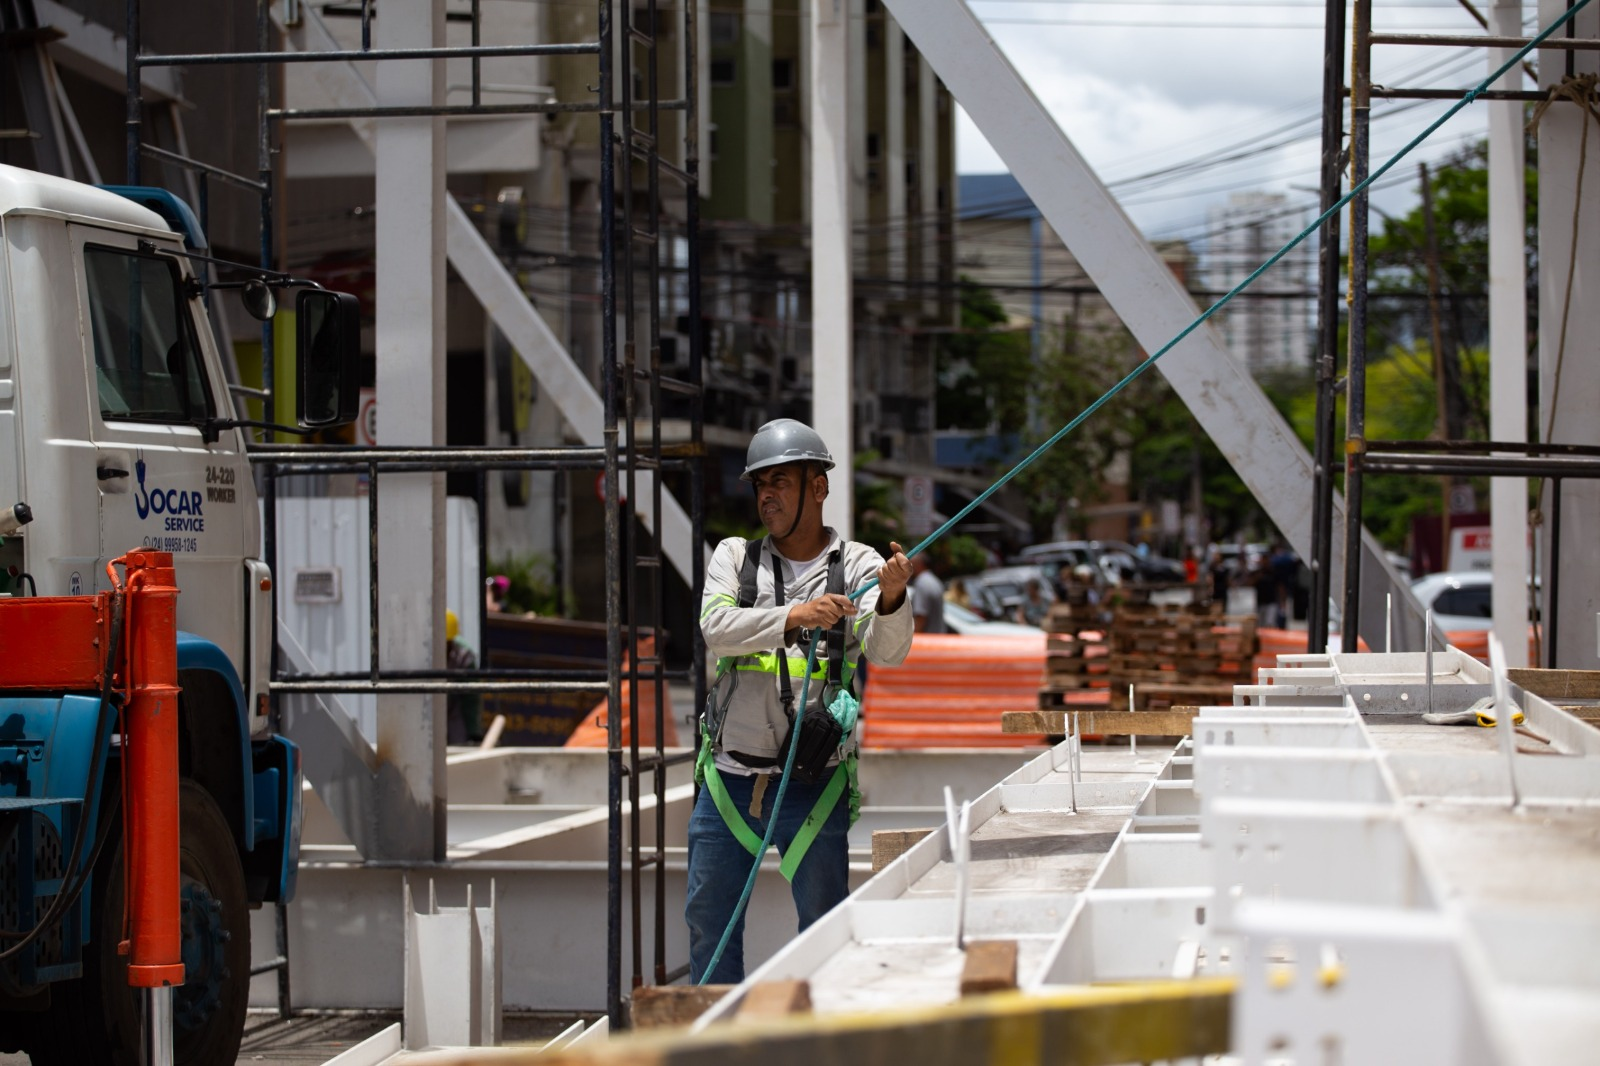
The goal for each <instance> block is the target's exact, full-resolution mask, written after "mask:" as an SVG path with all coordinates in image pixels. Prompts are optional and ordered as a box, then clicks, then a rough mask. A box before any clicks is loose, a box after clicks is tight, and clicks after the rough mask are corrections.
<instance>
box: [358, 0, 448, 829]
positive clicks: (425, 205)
mask: <svg viewBox="0 0 1600 1066" xmlns="http://www.w3.org/2000/svg"><path fill="white" fill-rule="evenodd" d="M444 24H445V20H444V4H443V3H442V2H439V0H399V2H397V3H391V4H390V5H387V6H386V10H385V12H384V19H383V21H382V22H381V23H380V24H379V26H378V43H379V46H380V47H384V48H436V47H439V46H440V45H442V44H443V43H444ZM377 80H378V86H377V97H378V102H380V103H382V104H383V105H385V106H393V107H404V106H411V107H415V106H418V105H421V106H438V105H439V104H442V103H443V102H444V85H445V82H444V64H443V63H433V62H426V61H422V62H395V63H384V64H381V65H380V66H379V68H378V74H377ZM374 153H375V155H376V157H377V205H378V217H379V218H388V219H404V220H405V225H403V226H402V225H389V226H379V227H378V230H377V250H376V254H375V256H374V258H375V260H376V262H377V268H378V276H377V318H378V324H377V366H378V376H377V383H378V393H379V395H381V396H382V397H383V403H384V419H383V423H382V426H381V427H380V429H379V431H378V433H379V439H380V440H381V442H382V443H384V444H387V445H408V444H409V445H420V446H422V447H431V446H434V445H437V444H441V443H443V441H444V356H445V332H444V315H445V305H444V291H445V288H444V218H443V213H442V207H443V205H444V203H445V195H444V170H445V168H444V120H443V119H442V118H437V117H435V118H396V119H391V120H389V121H387V122H384V123H382V124H380V125H379V127H378V130H377V134H376V137H375V141H374ZM378 521H379V522H380V523H381V524H382V528H383V531H384V532H383V536H382V537H380V538H379V539H378V557H379V562H380V565H381V567H382V570H383V572H384V573H385V574H392V575H398V576H399V578H400V580H398V581H395V580H390V581H385V582H384V583H383V585H382V587H381V588H380V589H379V590H378V609H379V610H380V611H381V612H382V613H383V634H382V647H381V648H380V653H381V656H382V664H383V666H384V667H386V668H388V669H411V670H436V669H439V668H441V667H443V666H444V643H445V642H444V626H443V618H442V617H441V616H440V614H441V613H442V612H440V613H436V608H435V606H434V587H433V580H432V575H434V574H440V573H443V571H444V533H445V529H444V474H443V473H419V474H389V475H387V476H385V477H384V478H383V491H382V493H380V494H379V496H378ZM378 708H379V713H378V751H379V752H380V753H381V754H382V758H383V759H384V761H386V762H388V763H391V764H392V765H394V766H395V767H396V768H397V769H398V770H399V771H400V774H399V777H398V778H397V779H387V778H380V779H378V780H379V783H380V787H379V789H378V799H379V805H378V807H377V809H376V825H377V838H376V845H377V853H376V854H375V855H373V856H372V857H373V858H378V859H418V860H423V861H427V860H431V859H438V858H442V857H443V855H444V838H445V832H444V830H445V804H444V797H443V795H442V788H443V785H444V700H442V699H439V698H437V697H435V696H430V695H426V694H411V695H390V696H379V697H378ZM384 780H395V781H397V783H398V784H399V786H400V787H398V788H393V789H384V788H382V787H381V784H382V782H383V781H384Z"/></svg>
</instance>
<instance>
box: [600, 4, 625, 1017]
mask: <svg viewBox="0 0 1600 1066" xmlns="http://www.w3.org/2000/svg"><path fill="white" fill-rule="evenodd" d="M598 6H599V34H598V37H599V42H600V76H599V79H598V81H599V86H598V88H599V93H598V95H599V110H600V361H601V368H600V377H601V389H602V392H603V403H604V415H605V422H604V426H603V428H602V430H601V432H602V435H603V439H604V443H605V453H606V459H605V475H604V478H603V480H604V483H605V498H606V499H605V558H606V592H605V599H606V662H607V663H608V664H609V667H610V673H609V676H608V678H607V682H606V770H607V778H606V813H607V818H606V830H607V831H606V1014H607V1016H608V1017H609V1019H610V1022H611V1025H612V1027H613V1028H618V1027H620V1026H621V1025H622V1024H623V1022H624V1018H623V1014H622V675H621V672H620V664H621V661H622V629H621V625H622V620H621V612H622V597H621V593H620V589H619V585H620V583H621V581H622V559H621V551H622V523H621V509H620V503H619V500H618V488H619V487H620V486H619V484H618V476H619V474H620V469H619V466H618V462H617V433H618V427H617V400H618V396H617V390H618V388H619V387H620V385H619V382H618V380H617V294H616V267H617V264H616V232H615V231H616V225H615V218H614V213H615V210H616V207H615V201H614V199H613V193H614V189H615V186H616V180H617V179H616V171H617V166H616V142H615V136H616V131H615V119H614V117H613V114H612V78H613V71H612V56H613V41H612V36H613V34H612V28H611V9H612V0H600V2H599V5H598Z"/></svg>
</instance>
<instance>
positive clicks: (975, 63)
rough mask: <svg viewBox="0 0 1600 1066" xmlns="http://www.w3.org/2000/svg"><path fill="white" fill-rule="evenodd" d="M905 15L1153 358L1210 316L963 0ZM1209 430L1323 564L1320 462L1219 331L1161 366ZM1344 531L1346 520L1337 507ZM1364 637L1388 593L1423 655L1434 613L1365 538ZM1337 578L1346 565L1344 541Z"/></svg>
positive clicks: (1272, 511)
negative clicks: (1316, 494)
mask: <svg viewBox="0 0 1600 1066" xmlns="http://www.w3.org/2000/svg"><path fill="white" fill-rule="evenodd" d="M886 3H887V6H888V8H889V9H890V11H891V12H892V13H893V14H894V17H895V19H896V20H897V21H898V22H899V23H900V25H901V26H902V27H903V28H904V29H905V31H906V33H907V34H908V35H909V36H910V37H911V40H912V42H913V43H914V44H916V46H917V47H918V49H920V50H921V51H922V54H923V55H925V56H926V57H927V58H928V61H929V62H930V63H931V64H932V65H933V69H934V71H935V72H936V73H938V75H939V76H940V77H941V78H942V79H944V83H945V84H946V85H947V86H949V88H950V91H951V92H952V93H953V94H954V95H955V97H956V99H957V100H958V101H959V102H960V103H961V106H962V107H964V108H966V110H967V114H969V115H971V116H972V119H973V121H974V122H976V123H977V125H978V128H979V129H981V130H982V131H983V134H984V136H985V137H986V138H988V140H989V143H990V144H992V145H993V146H994V148H995V151H997V152H998V153H999V154H1000V157H1001V158H1002V159H1004V160H1005V162H1006V165H1007V166H1008V167H1010V168H1011V172H1012V174H1014V175H1015V176H1016V178H1017V180H1018V181H1019V182H1020V183H1021V184H1022V187H1023V188H1024V189H1025V190H1027V193H1028V195H1029V196H1030V197H1031V198H1032V199H1033V202H1034V204H1035V205H1037V206H1038V208H1039V210H1040V211H1041V212H1042V213H1043V214H1044V217H1045V218H1046V219H1047V220H1048V221H1049V222H1050V225H1051V227H1052V228H1054V229H1055V231H1056V232H1057V233H1058V234H1060V235H1061V238H1062V239H1063V240H1064V241H1065V242H1066V245H1067V248H1068V249H1069V250H1070V251H1071V252H1072V254H1073V256H1074V257H1075V258H1076V259H1077V260H1078V262H1080V263H1081V264H1083V268H1084V270H1085V271H1086V272H1087V273H1088V275H1089V277H1090V278H1091V279H1093V281H1094V283H1095V285H1096V286H1097V287H1098V288H1099V289H1100V291H1101V293H1103V294H1104V295H1105V297H1106V300H1107V302H1109V303H1110V305H1111V307H1112V308H1113V309H1114V310H1115V311H1116V312H1117V314H1118V315H1119V316H1120V317H1121V318H1122V321H1123V322H1124V323H1126V324H1127V326H1128V328H1129V329H1130V330H1131V331H1132V332H1133V335H1134V337H1135V339H1137V340H1138V342H1139V343H1140V344H1141V345H1142V346H1143V347H1144V349H1145V350H1146V351H1151V352H1153V351H1155V350H1156V349H1158V348H1160V347H1161V346H1162V345H1164V344H1166V343H1167V342H1168V341H1170V340H1171V339H1172V338H1173V337H1175V336H1177V335H1178V333H1179V332H1181V331H1182V330H1183V329H1184V327H1186V326H1187V325H1188V324H1189V323H1190V322H1191V321H1192V320H1193V319H1194V318H1196V317H1197V316H1198V314H1199V311H1198V309H1197V308H1196V307H1195V305H1194V301H1193V300H1192V299H1191V298H1190V297H1189V294H1188V293H1187V292H1185V291H1184V289H1183V286H1182V284H1181V283H1180V282H1179V281H1178V279H1177V278H1175V277H1174V276H1173V274H1172V272H1171V271H1170V270H1169V269H1168V268H1167V267H1166V265H1165V264H1164V263H1163V262H1162V261H1161V258H1160V256H1158V255H1157V254H1156V252H1155V250H1154V249H1153V248H1151V246H1150V244H1149V242H1148V241H1146V240H1145V239H1144V237H1143V236H1142V235H1141V234H1140V233H1139V231H1138V230H1137V229H1136V228H1135V227H1134V225H1133V223H1132V221H1130V220H1129V218H1128V216H1127V215H1126V214H1125V213H1124V212H1123V210H1122V207H1121V205H1120V204H1118V203H1117V201H1116V198H1115V197H1113V196H1112V195H1111V193H1110V191H1109V190H1108V189H1107V188H1106V187H1105V185H1104V184H1103V183H1101V181H1100V179H1099V178H1098V177H1097V176H1096V175H1095V173H1094V172H1093V171H1092V170H1091V169H1090V168H1089V165H1088V163H1086V162H1085V161H1084V159H1083V157H1082V156H1081V155H1079V154H1078V150H1077V149H1076V148H1075V147H1074V146H1073V144H1072V142H1071V141H1070V140H1069V139H1068V137H1067V135H1066V133H1065V132H1064V131H1063V130H1062V129H1061V127H1060V126H1058V125H1057V124H1056V122H1055V120H1054V118H1052V117H1051V115H1050V113H1049V112H1048V111H1046V110H1045V109H1044V106H1043V105H1042V104H1041V103H1040V102H1039V100H1038V98H1037V97H1036V96H1034V94H1033V92H1032V90H1031V89H1030V88H1029V87H1028V85H1027V83H1026V82H1025V81H1024V80H1023V79H1022V77H1021V75H1019V74H1018V73H1017V71H1016V69H1015V68H1014V67H1012V66H1011V63H1010V61H1009V60H1007V59H1006V58H1005V56H1004V54H1002V53H1001V51H1000V50H999V48H998V47H996V45H995V43H994V42H993V41H992V40H991V39H990V37H989V35H988V33H987V32H986V31H985V30H984V29H983V27H982V25H981V24H980V23H979V22H978V20H977V18H976V17H975V16H974V15H973V14H972V12H971V11H970V10H969V9H968V8H967V7H966V5H965V3H963V0H886ZM1156 365H1157V367H1158V368H1159V369H1160V370H1161V372H1162V374H1164V375H1165V376H1166V379H1167V381H1168V382H1170V383H1171V384H1172V387H1173V388H1174V389H1175V390H1176V391H1177V393H1178V395H1179V396H1181V397H1182V398H1183V401H1184V403H1185V404H1187V405H1188V407H1189V410H1190V411H1191V412H1193V414H1194V416H1195V418H1196V419H1198V420H1199V422H1200V424H1201V426H1202V427H1204V429H1205V431H1206V433H1207V434H1208V435H1209V436H1210V437H1211V439H1212V440H1213V441H1215V442H1216V444H1217V447H1218V448H1220V449H1221V451H1222V454H1223V455H1225V456H1226V457H1227V458H1228V461H1229V462H1230V463H1232V464H1233V468H1234V470H1236V471H1237V472H1238V474H1239V476H1240V477H1241V478H1242V479H1243V480H1244V482H1245V484H1246V485H1248V486H1249V488H1250V491H1251V492H1252V493H1254V494H1255V497H1256V499H1257V500H1258V501H1259V502H1260V503H1261V506H1262V507H1263V508H1264V509H1265V510H1266V512H1267V514H1268V515H1269V516H1270V517H1271V518H1272V521H1273V524H1274V525H1276V526H1277V527H1278V529H1279V530H1280V531H1281V532H1282V533H1283V535H1284V537H1285V538H1286V539H1287V540H1288V541H1289V543H1290V544H1292V545H1293V546H1294V548H1295V550H1296V551H1298V552H1299V553H1300V555H1301V557H1302V558H1304V559H1307V560H1309V559H1310V558H1311V507H1310V498H1309V494H1310V485H1311V470H1312V464H1311V456H1310V455H1309V454H1308V453H1307V451H1306V449H1305V447H1304V446H1303V445H1302V444H1301V443H1300V440H1299V438H1297V437H1296V436H1295V435H1294V432H1293V431H1292V430H1291V429H1290V428H1289V426H1288V424H1287V423H1285V422H1284V420H1283V418H1282V417H1281V416H1280V415H1279V414H1278V412H1277V410H1276V409H1275V408H1273V406H1272V404H1271V402H1269V401H1268V400H1267V398H1266V395H1265V394H1264V393H1262V391H1261V389H1260V388H1259V387H1258V386H1257V385H1256V383H1255V382H1254V381H1253V380H1251V378H1250V375H1249V373H1248V372H1247V371H1246V369H1245V367H1244V366H1243V365H1242V364H1241V363H1240V362H1239V361H1238V360H1236V359H1234V358H1233V357H1232V356H1231V355H1230V354H1229V353H1228V351H1227V349H1226V348H1225V347H1224V346H1223V344H1222V341H1221V338H1220V337H1219V336H1218V335H1217V334H1216V333H1215V331H1213V330H1212V329H1210V328H1207V327H1202V328H1201V329H1198V330H1196V331H1195V332H1194V333H1192V334H1191V335H1190V336H1189V337H1188V338H1187V339H1185V340H1184V342H1183V343H1182V344H1180V345H1178V346H1177V347H1176V348H1174V349H1173V350H1172V351H1171V352H1170V353H1169V354H1167V355H1166V356H1163V357H1162V359H1161V362H1159V363H1158V364H1156ZM1333 508H1334V525H1335V526H1336V527H1337V526H1339V525H1341V524H1342V523H1343V521H1344V512H1343V507H1342V505H1341V504H1340V502H1339V501H1338V500H1335V501H1333ZM1363 545H1364V549H1365V550H1364V554H1363V556H1362V564H1361V575H1362V587H1361V603H1362V611H1361V613H1362V617H1361V618H1360V619H1359V623H1360V624H1359V631H1360V632H1361V634H1362V635H1363V636H1364V637H1365V638H1366V639H1367V641H1368V643H1369V644H1371V645H1372V646H1374V647H1376V646H1378V645H1379V642H1380V641H1381V640H1382V635H1383V632H1384V603H1385V600H1384V597H1385V595H1386V594H1392V595H1393V596H1394V600H1395V603H1396V605H1397V606H1398V607H1399V608H1400V611H1399V615H1400V617H1399V619H1398V620H1397V621H1398V624H1397V626H1396V629H1395V633H1394V649H1395V650H1402V651H1404V650H1410V649H1413V648H1421V647H1422V640H1423V622H1422V609H1421V606H1420V605H1419V604H1418V603H1417V600H1416V597H1415V596H1413V595H1412V594H1411V589H1410V586H1409V585H1407V584H1406V582H1404V581H1402V580H1401V579H1400V577H1399V576H1398V575H1397V574H1396V573H1395V572H1394V570H1393V568H1392V567H1391V566H1390V565H1389V563H1388V562H1387V560H1386V559H1385V558H1384V556H1383V551H1382V549H1381V546H1380V545H1379V544H1378V542H1377V541H1376V540H1375V539H1374V538H1373V537H1372V536H1371V535H1370V534H1364V535H1363ZM1333 551H1334V558H1333V571H1334V573H1333V582H1332V587H1333V588H1335V589H1337V588H1339V587H1340V586H1341V583H1342V574H1343V572H1344V559H1343V555H1342V547H1341V544H1340V538H1339V537H1337V536H1335V537H1334V546H1333Z"/></svg>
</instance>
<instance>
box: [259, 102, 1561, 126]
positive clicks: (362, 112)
mask: <svg viewBox="0 0 1600 1066" xmlns="http://www.w3.org/2000/svg"><path fill="white" fill-rule="evenodd" d="M1541 99H1542V98H1541ZM660 107H661V110H663V111H681V110H683V107H684V103H683V101H682V100H671V101H664V102H663V103H662V104H661V105H660ZM602 110H604V109H603V108H602V107H601V105H599V104H588V103H584V104H580V103H568V102H564V101H560V100H547V101H544V102H542V103H526V104H479V105H478V106H476V107H474V106H472V105H471V104H455V105H448V106H445V107H429V106H427V105H422V104H419V105H417V106H414V107H410V106H406V107H402V106H386V107H377V106H374V107H308V108H274V109H272V110H271V111H269V112H267V118H268V119H270V120H272V121H274V122H280V121H282V122H293V121H297V120H302V119H318V120H321V119H330V118H433V117H438V118H455V117H459V116H462V115H560V114H591V113H594V114H598V113H599V112H601V111H602Z"/></svg>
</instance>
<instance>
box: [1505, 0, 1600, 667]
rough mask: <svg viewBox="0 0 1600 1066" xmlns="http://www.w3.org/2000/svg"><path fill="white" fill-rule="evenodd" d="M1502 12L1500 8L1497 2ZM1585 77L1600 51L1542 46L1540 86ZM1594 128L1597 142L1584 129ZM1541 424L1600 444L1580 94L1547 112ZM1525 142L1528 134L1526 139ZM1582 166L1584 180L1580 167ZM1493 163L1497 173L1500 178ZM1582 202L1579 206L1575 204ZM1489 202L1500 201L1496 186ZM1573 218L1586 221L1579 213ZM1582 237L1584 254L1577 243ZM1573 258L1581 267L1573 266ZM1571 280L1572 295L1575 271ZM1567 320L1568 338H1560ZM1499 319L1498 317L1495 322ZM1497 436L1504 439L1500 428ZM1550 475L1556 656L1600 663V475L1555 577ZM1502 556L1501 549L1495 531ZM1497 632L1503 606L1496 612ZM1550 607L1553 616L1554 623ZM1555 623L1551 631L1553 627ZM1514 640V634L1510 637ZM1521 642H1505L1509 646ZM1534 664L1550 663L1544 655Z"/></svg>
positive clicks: (1592, 19)
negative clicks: (1599, 545) (1598, 550)
mask: <svg viewBox="0 0 1600 1066" xmlns="http://www.w3.org/2000/svg"><path fill="white" fill-rule="evenodd" d="M1566 8H1567V5H1566V3H1565V2H1564V0H1540V2H1539V24H1540V25H1542V26H1547V25H1549V24H1550V23H1551V22H1553V21H1555V19H1556V18H1557V17H1559V16H1560V15H1561V14H1562V13H1564V12H1565V11H1566ZM1496 10H1497V11H1498V10H1499V8H1498V7H1497V8H1496ZM1572 29H1573V35H1574V36H1577V37H1586V38H1590V39H1593V38H1596V37H1600V5H1596V4H1590V5H1589V6H1588V7H1587V8H1586V9H1584V10H1583V11H1580V12H1579V13H1578V14H1577V15H1576V16H1575V17H1574V18H1573V21H1572ZM1569 63H1570V64H1571V67H1572V70H1573V72H1574V73H1575V74H1576V75H1578V76H1582V75H1585V74H1588V75H1593V74H1595V73H1596V72H1600V52H1574V53H1572V54H1571V56H1570V57H1569V56H1567V55H1555V54H1551V53H1548V52H1546V53H1542V54H1541V56H1540V60H1539V87H1540V88H1541V89H1543V90H1547V91H1548V90H1549V89H1550V88H1552V87H1553V86H1555V85H1556V84H1558V83H1559V82H1560V81H1561V79H1562V78H1563V77H1564V76H1565V75H1566V72H1567V65H1568V64H1569ZM1584 127H1587V128H1588V144H1587V146H1586V147H1585V145H1584V143H1583V139H1582V138H1583V132H1582V131H1583V128H1584ZM1538 135H1539V351H1538V358H1539V423H1540V425H1539V429H1540V432H1541V434H1543V439H1545V440H1546V441H1550V442H1554V443H1559V444H1588V445H1596V444H1600V419H1596V418H1595V410H1594V408H1595V402H1594V401H1595V397H1596V396H1597V395H1600V341H1597V339H1596V338H1600V299H1597V298H1596V297H1597V295H1600V294H1597V293H1596V291H1595V287H1596V284H1597V279H1600V212H1597V211H1596V210H1595V205H1596V204H1600V126H1597V125H1596V124H1595V121H1594V119H1593V118H1589V117H1586V116H1585V115H1584V113H1583V111H1582V110H1580V109H1579V108H1578V107H1576V106H1574V105H1573V104H1572V103H1570V102H1567V101H1562V102H1559V103H1555V104H1552V105H1551V106H1550V107H1549V108H1548V109H1547V110H1546V111H1545V113H1544V114H1543V115H1542V116H1541V117H1540V119H1539V129H1538ZM1518 143H1519V144H1520V143H1521V142H1520V141H1519V142H1518ZM1585 153H1587V156H1588V161H1587V163H1586V164H1583V165H1582V170H1581V173H1582V175H1583V183H1582V188H1579V183H1578V175H1579V173H1580V161H1581V160H1582V159H1583V158H1584V155H1585ZM1493 173H1494V172H1493V170H1492V169H1491V171H1490V175H1491V176H1490V180H1491V181H1493ZM1575 206H1576V207H1578V210H1577V211H1576V212H1575V211H1574V207H1575ZM1489 208H1490V210H1491V211H1493V210H1494V189H1493V187H1492V186H1491V188H1490V199H1489ZM1574 219H1576V220H1577V221H1576V222H1574ZM1574 243H1576V245H1577V248H1576V255H1575V256H1574V249H1573V245H1574ZM1569 264H1572V269H1571V270H1569V269H1568V265H1569ZM1569 277H1570V279H1571V281H1572V286H1571V298H1570V300H1569V298H1568V280H1569ZM1563 317H1565V319H1566V341H1565V344H1564V345H1563V342H1562V338H1561V332H1562V330H1561V326H1562V319H1563ZM1492 322H1493V320H1492V319H1491V326H1492ZM1495 439H1496V440H1498V439H1500V438H1498V437H1496V438H1495ZM1553 502H1554V501H1553V497H1552V494H1551V486H1550V483H1549V482H1546V483H1545V486H1544V492H1543V493H1542V494H1541V496H1540V500H1539V506H1540V507H1541V508H1542V509H1543V511H1544V516H1545V525H1544V526H1543V527H1542V528H1541V529H1540V530H1539V538H1540V543H1541V545H1542V547H1543V549H1544V550H1541V552H1540V555H1541V559H1540V563H1541V569H1542V571H1543V573H1544V594H1543V596H1541V597H1540V598H1541V599H1542V600H1544V602H1545V606H1546V608H1548V604H1549V599H1550V595H1551V593H1552V592H1553V591H1555V590H1557V589H1558V588H1559V591H1560V594H1561V595H1560V603H1559V607H1560V619H1559V622H1558V624H1557V638H1556V665H1557V666H1560V667H1563V668H1566V669H1589V670H1593V669H1600V647H1597V644H1600V632H1597V629H1600V567H1596V566H1595V565H1594V556H1593V555H1592V554H1591V552H1592V551H1593V550H1594V549H1593V537H1594V530H1595V529H1597V528H1600V481H1588V480H1581V479H1578V478H1572V479H1569V480H1568V481H1566V482H1564V483H1563V484H1562V487H1561V508H1560V510H1561V545H1562V558H1561V570H1560V573H1561V580H1560V581H1559V582H1556V581H1555V580H1553V578H1552V573H1553V571H1552V562H1551V560H1550V558H1549V557H1548V551H1547V550H1548V548H1549V546H1550V534H1551V517H1552V515H1553V513H1554V510H1555V508H1554V506H1553ZM1495 537H1496V538H1497V539H1496V540H1495V558H1496V560H1497V561H1498V559H1499V556H1500V541H1499V539H1498V537H1499V530H1498V528H1496V530H1495ZM1494 596H1495V607H1496V609H1497V611H1498V608H1499V605H1500V574H1499V571H1498V570H1496V572H1495V592H1494ZM1495 618H1496V626H1497V631H1498V624H1499V614H1498V613H1497V614H1496V616H1495ZM1548 621H1549V616H1548V614H1547V616H1546V622H1547V623H1548ZM1547 631H1548V630H1547ZM1501 640H1502V642H1506V638H1505V637H1501ZM1513 646H1514V645H1513V644H1512V643H1509V642H1506V643H1505V647H1506V651H1507V653H1508V654H1509V653H1510V651H1511V649H1512V648H1513ZM1534 665H1537V666H1542V665H1544V664H1543V663H1536V664H1534Z"/></svg>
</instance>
